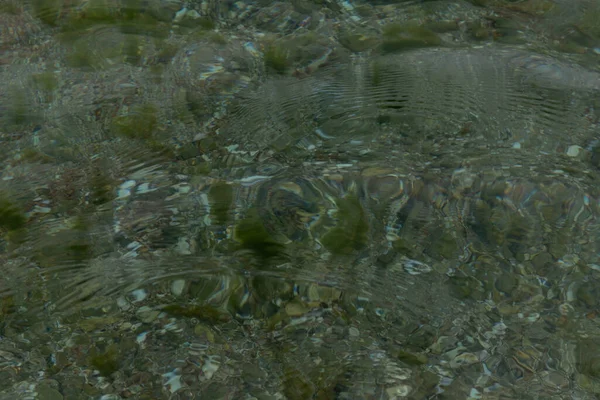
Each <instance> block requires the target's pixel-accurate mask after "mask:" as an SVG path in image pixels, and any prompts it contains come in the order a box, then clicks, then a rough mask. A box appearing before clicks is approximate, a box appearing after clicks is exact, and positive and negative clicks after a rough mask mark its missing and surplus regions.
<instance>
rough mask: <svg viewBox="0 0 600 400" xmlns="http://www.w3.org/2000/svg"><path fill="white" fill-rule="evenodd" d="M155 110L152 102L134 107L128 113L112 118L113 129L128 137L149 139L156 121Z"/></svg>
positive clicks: (118, 133)
mask: <svg viewBox="0 0 600 400" xmlns="http://www.w3.org/2000/svg"><path fill="white" fill-rule="evenodd" d="M157 112H158V110H157V108H156V107H155V106H154V105H152V104H144V105H141V106H138V107H135V108H134V109H133V110H131V111H130V112H129V114H127V115H122V116H119V117H117V118H115V119H114V120H113V124H112V127H113V131H114V132H115V133H116V134H117V135H119V136H124V137H127V138H130V139H150V138H152V136H153V135H154V131H155V129H156V126H157V123H158V118H157V116H156V114H157Z"/></svg>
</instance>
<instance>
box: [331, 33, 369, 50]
mask: <svg viewBox="0 0 600 400" xmlns="http://www.w3.org/2000/svg"><path fill="white" fill-rule="evenodd" d="M339 41H340V43H341V45H342V46H344V47H345V48H347V49H348V50H350V51H352V52H354V53H360V52H363V51H366V50H369V49H372V48H373V47H375V45H376V44H377V40H376V39H375V38H372V37H368V36H364V35H361V34H346V35H342V36H341V37H340V39H339Z"/></svg>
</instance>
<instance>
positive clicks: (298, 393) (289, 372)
mask: <svg viewBox="0 0 600 400" xmlns="http://www.w3.org/2000/svg"><path fill="white" fill-rule="evenodd" d="M283 393H284V394H285V397H286V398H287V399H290V400H304V399H312V398H313V395H314V393H315V387H314V385H313V384H312V383H311V382H310V381H309V380H308V379H307V378H306V377H305V376H304V374H302V373H301V372H300V371H298V370H297V369H294V368H287V369H286V371H285V376H284V379H283Z"/></svg>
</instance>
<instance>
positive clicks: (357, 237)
mask: <svg viewBox="0 0 600 400" xmlns="http://www.w3.org/2000/svg"><path fill="white" fill-rule="evenodd" d="M336 205H337V207H338V211H337V216H336V218H337V225H336V226H335V227H334V228H332V229H331V230H330V231H329V232H327V234H326V235H325V236H324V237H323V238H322V239H321V243H322V244H323V246H325V248H326V249H327V250H329V251H331V252H332V253H334V254H350V253H352V252H354V251H357V250H361V249H363V248H365V247H366V246H367V242H368V232H369V224H368V222H367V217H366V214H365V212H364V209H363V207H362V205H361V204H360V201H359V200H358V197H357V196H356V195H349V196H347V197H345V198H342V199H338V200H337V201H336Z"/></svg>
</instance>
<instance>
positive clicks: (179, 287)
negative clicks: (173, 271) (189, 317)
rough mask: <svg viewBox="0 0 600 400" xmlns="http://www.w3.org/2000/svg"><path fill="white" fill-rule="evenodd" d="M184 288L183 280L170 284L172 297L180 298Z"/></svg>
mask: <svg viewBox="0 0 600 400" xmlns="http://www.w3.org/2000/svg"><path fill="white" fill-rule="evenodd" d="M184 288H185V280H183V279H177V280H174V281H173V283H171V293H173V296H181V294H182V293H183V289H184Z"/></svg>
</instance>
